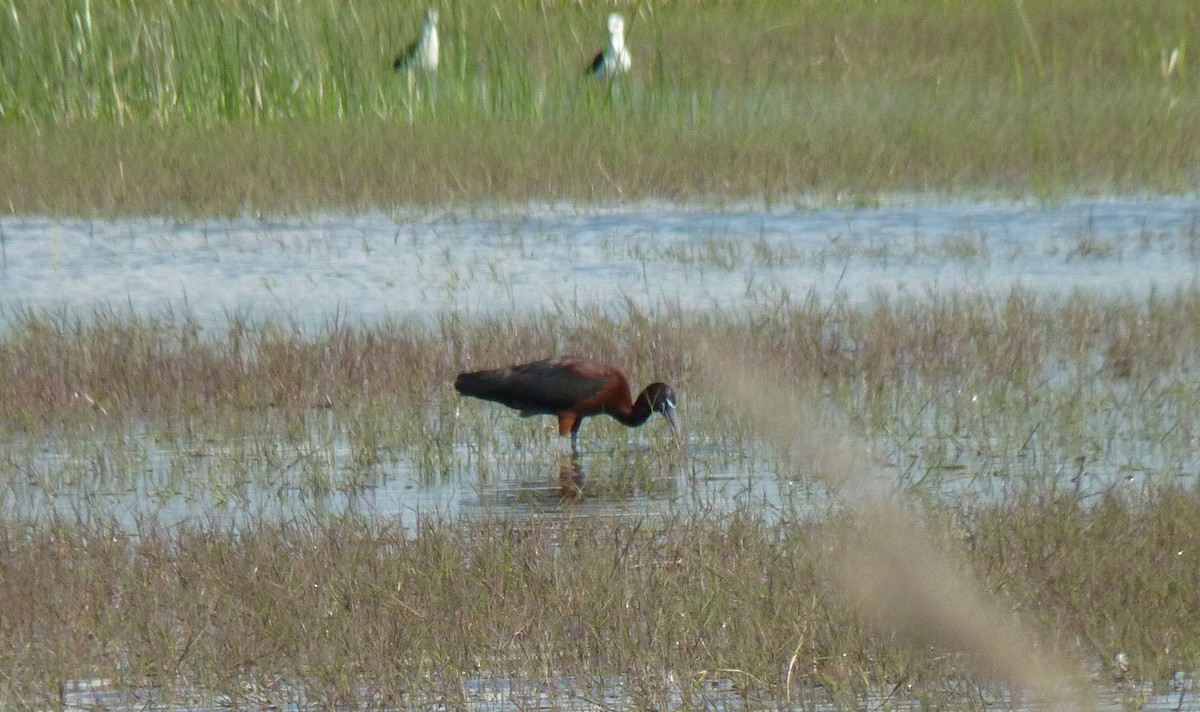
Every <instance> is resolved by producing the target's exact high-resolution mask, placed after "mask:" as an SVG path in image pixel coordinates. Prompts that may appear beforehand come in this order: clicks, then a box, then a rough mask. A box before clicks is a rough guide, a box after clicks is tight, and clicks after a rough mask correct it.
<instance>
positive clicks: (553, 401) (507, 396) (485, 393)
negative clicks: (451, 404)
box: [454, 359, 607, 415]
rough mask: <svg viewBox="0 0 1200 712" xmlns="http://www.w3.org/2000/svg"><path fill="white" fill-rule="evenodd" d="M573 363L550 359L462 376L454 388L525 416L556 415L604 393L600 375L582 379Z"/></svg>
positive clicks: (604, 382) (456, 380)
mask: <svg viewBox="0 0 1200 712" xmlns="http://www.w3.org/2000/svg"><path fill="white" fill-rule="evenodd" d="M570 364H571V362H570V361H564V360H558V359H547V360H545V361H535V362H533V363H527V364H525V365H523V366H516V367H514V368H498V369H494V370H491V371H476V372H474V373H463V374H460V375H459V376H458V378H457V379H455V381H454V387H455V388H456V389H458V391H459V392H460V393H462V394H464V395H468V396H473V397H475V398H482V399H483V400H489V401H492V402H494V403H502V404H504V405H506V406H508V407H510V408H516V409H517V410H519V411H521V412H522V413H525V414H530V415H532V414H537V413H544V414H553V413H560V412H563V411H567V410H571V408H572V407H574V406H576V405H577V404H579V403H580V402H581V401H585V400H587V399H588V398H591V397H592V396H594V395H596V394H597V393H599V392H600V391H601V390H603V388H604V386H605V384H606V383H607V381H606V379H605V378H603V377H602V376H600V375H599V374H585V375H580V374H578V373H574V372H573V371H572V370H571V369H570Z"/></svg>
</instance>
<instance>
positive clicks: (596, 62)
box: [587, 52, 604, 74]
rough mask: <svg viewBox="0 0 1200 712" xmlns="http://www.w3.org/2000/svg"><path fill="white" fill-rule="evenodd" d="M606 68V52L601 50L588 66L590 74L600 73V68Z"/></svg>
mask: <svg viewBox="0 0 1200 712" xmlns="http://www.w3.org/2000/svg"><path fill="white" fill-rule="evenodd" d="M602 69H604V53H603V52H601V53H599V54H597V55H596V57H595V58H594V59H592V64H591V65H590V66H589V67H588V69H587V73H588V74H599V73H600V70H602Z"/></svg>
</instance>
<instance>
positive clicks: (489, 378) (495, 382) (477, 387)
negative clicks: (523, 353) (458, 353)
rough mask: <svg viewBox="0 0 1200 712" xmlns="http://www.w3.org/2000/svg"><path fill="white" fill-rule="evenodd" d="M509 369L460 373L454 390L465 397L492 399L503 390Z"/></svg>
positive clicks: (455, 381)
mask: <svg viewBox="0 0 1200 712" xmlns="http://www.w3.org/2000/svg"><path fill="white" fill-rule="evenodd" d="M506 373H507V369H494V370H491V371H475V372H473V373H460V374H458V378H456V379H454V389H455V390H456V391H458V392H459V393H461V394H463V395H464V396H474V397H475V398H486V399H491V398H493V397H495V396H496V395H497V394H498V393H499V392H500V391H502V390H503V388H504V386H505V384H506V382H507V379H506V378H505V374H506Z"/></svg>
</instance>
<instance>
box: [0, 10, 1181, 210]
mask: <svg viewBox="0 0 1200 712" xmlns="http://www.w3.org/2000/svg"><path fill="white" fill-rule="evenodd" d="M608 9H609V8H604V9H600V8H593V7H588V6H578V5H563V6H549V5H545V6H543V5H529V4H524V3H517V2H503V3H494V4H492V5H479V4H473V3H456V4H452V5H451V6H449V7H444V8H443V12H442V23H441V25H442V36H443V45H444V49H443V52H442V54H443V64H442V69H441V71H440V72H439V74H438V75H437V78H436V79H434V80H431V81H430V80H425V79H422V80H419V81H417V82H416V86H414V87H412V88H410V86H409V84H408V82H407V81H405V79H404V78H403V77H401V76H398V75H396V74H395V73H394V72H393V71H392V70H391V69H390V64H391V59H392V58H393V56H394V54H395V52H396V51H398V49H399V47H401V46H403V44H404V43H405V42H407V41H408V39H409V38H410V37H411V36H413V35H414V34H415V33H416V31H417V25H418V23H419V18H420V15H421V10H422V8H418V7H415V6H409V5H404V4H397V3H387V2H367V3H356V4H355V5H353V6H344V5H339V4H336V3H333V4H330V3H318V4H311V5H303V6H297V7H288V8H287V9H286V11H285V9H284V8H283V6H282V5H280V4H278V3H275V4H270V3H268V4H265V5H264V4H247V3H244V2H240V0H222V1H221V2H216V3H158V4H151V5H144V4H135V3H129V2H113V3H92V2H89V1H88V0H75V1H73V2H70V3H67V4H66V5H65V6H61V7H60V6H55V7H50V6H45V5H44V4H41V3H34V2H17V1H14V2H12V3H10V6H9V7H8V8H7V12H3V13H0V45H3V46H5V47H11V48H17V49H16V50H14V51H13V53H12V54H10V55H9V56H11V57H20V59H21V61H16V60H15V59H13V60H10V61H9V62H7V63H6V64H5V65H4V73H3V75H2V77H0V133H2V135H3V140H2V141H0V145H3V146H4V149H3V151H2V152H0V169H2V170H3V172H4V174H5V175H10V176H13V179H12V180H10V181H6V185H5V187H4V190H3V194H2V195H0V204H2V205H3V206H4V208H5V209H6V210H8V211H10V212H17V213H29V212H54V213H96V212H100V213H151V214H196V213H218V214H230V213H242V212H247V211H254V210H263V211H268V212H286V211H294V210H307V211H311V210H320V209H325V210H329V209H333V210H346V209H350V210H355V209H362V208H365V207H378V206H384V207H386V206H393V205H405V204H413V203H416V204H444V203H447V202H464V203H477V202H480V201H493V200H504V201H508V200H516V201H524V200H529V199H537V200H547V201H556V200H581V201H590V200H611V199H628V198H668V199H687V200H729V199H734V200H739V199H746V198H750V199H757V200H763V201H767V202H775V201H781V200H782V201H788V200H792V199H795V198H796V197H797V196H804V195H809V196H811V195H816V196H820V197H821V198H822V199H835V198H847V197H848V198H850V199H865V200H870V199H871V197H872V196H875V195H878V194H879V193H881V192H893V191H897V190H900V191H959V190H969V191H977V192H981V193H991V192H995V191H998V192H1001V193H1004V194H1010V195H1011V194H1019V195H1028V194H1030V193H1035V194H1048V195H1055V194H1058V195H1061V194H1063V193H1064V192H1068V193H1069V192H1075V191H1086V192H1092V191H1104V192H1119V191H1138V190H1146V189H1150V190H1168V191H1180V190H1185V189H1186V188H1187V187H1189V186H1190V185H1192V183H1193V182H1194V180H1195V169H1194V166H1195V165H1196V163H1197V160H1196V159H1197V155H1196V152H1197V150H1198V149H1197V148H1196V146H1197V145H1200V141H1197V140H1196V132H1195V129H1194V122H1191V121H1189V120H1188V119H1189V117H1190V116H1194V115H1195V114H1196V113H1197V112H1196V108H1197V107H1196V103H1197V92H1196V76H1197V75H1196V73H1195V72H1192V71H1190V67H1189V66H1188V59H1189V55H1188V53H1187V52H1186V36H1187V33H1188V31H1189V29H1190V28H1191V27H1193V26H1194V24H1195V16H1194V12H1195V10H1194V7H1192V5H1191V3H1189V2H1187V1H1186V0H1175V1H1173V2H1162V3H1148V4H1142V5H1139V6H1138V7H1136V8H1129V7H1126V6H1125V5H1124V4H1122V3H1117V2H1102V3H1092V2H1084V1H1083V0H1076V1H1072V2H1065V3H1056V4H1053V5H1045V4H1040V5H1027V4H1018V3H992V4H985V5H982V6H981V5H978V4H974V3H967V2H956V3H951V4H950V5H948V6H937V7H934V6H929V5H925V4H921V3H916V4H908V3H875V4H869V5H862V6H855V7H850V8H847V7H845V6H844V4H841V3H834V2H815V3H786V2H778V3H763V4H745V3H736V4H733V5H729V4H716V5H713V4H696V3H683V4H666V5H662V4H658V3H650V4H641V5H636V6H618V7H617V9H621V10H622V11H623V12H625V13H626V14H627V15H628V16H629V42H630V45H631V50H632V52H633V54H634V57H635V70H634V72H633V73H632V75H631V76H630V77H628V78H627V80H625V81H622V82H620V83H618V84H617V85H615V86H611V87H610V86H607V85H603V84H599V83H594V82H585V81H582V79H583V78H582V77H581V76H580V75H581V73H582V66H583V65H584V63H586V61H587V60H588V59H589V58H590V57H591V54H592V53H593V52H594V51H595V50H596V49H597V48H598V47H599V46H600V45H601V44H602V43H603V41H604V35H603V31H602V29H601V27H600V25H601V21H602V18H603V16H604V14H606V12H607V11H608ZM1118 19H1119V20H1120V21H1116V20H1118ZM1173 49H1181V50H1182V51H1181V52H1179V54H1178V55H1177V56H1178V57H1179V58H1180V59H1178V60H1177V61H1176V62H1175V65H1174V66H1175V68H1174V69H1173V70H1172V71H1171V72H1170V73H1169V74H1166V75H1164V72H1163V68H1162V56H1163V52H1169V51H1171V50H1173Z"/></svg>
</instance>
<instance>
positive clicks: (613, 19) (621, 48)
mask: <svg viewBox="0 0 1200 712" xmlns="http://www.w3.org/2000/svg"><path fill="white" fill-rule="evenodd" d="M629 65H630V59H629V50H628V49H626V48H625V18H623V17H621V13H619V12H614V13H613V14H611V15H609V16H608V47H605V48H604V51H603V52H601V53H599V54H597V55H596V58H595V59H593V60H592V64H591V66H590V67H588V74H590V75H592V76H593V77H600V78H602V79H609V78H612V77H615V76H617V75H618V74H624V73H625V72H628V71H629Z"/></svg>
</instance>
